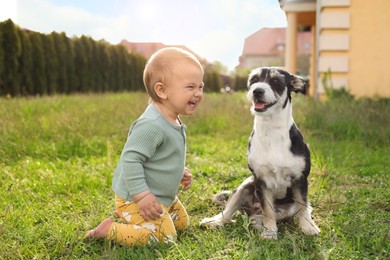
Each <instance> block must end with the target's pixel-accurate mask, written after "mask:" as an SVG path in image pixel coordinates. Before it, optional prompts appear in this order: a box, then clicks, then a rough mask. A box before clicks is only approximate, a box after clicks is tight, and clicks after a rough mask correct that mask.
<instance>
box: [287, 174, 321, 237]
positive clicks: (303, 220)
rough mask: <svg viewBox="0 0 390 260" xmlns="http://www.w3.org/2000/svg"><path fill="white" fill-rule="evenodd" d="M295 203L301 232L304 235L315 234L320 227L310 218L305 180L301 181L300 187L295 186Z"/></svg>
mask: <svg viewBox="0 0 390 260" xmlns="http://www.w3.org/2000/svg"><path fill="white" fill-rule="evenodd" d="M293 192H294V198H295V203H296V205H297V208H298V220H299V226H300V228H301V230H302V232H303V233H304V234H306V235H317V234H318V233H320V229H319V228H318V226H317V225H316V224H315V223H314V221H313V219H312V218H311V211H312V209H311V207H310V205H309V203H308V202H307V180H306V178H305V179H304V180H303V181H302V182H301V184H300V187H299V186H298V187H295V188H294V190H293Z"/></svg>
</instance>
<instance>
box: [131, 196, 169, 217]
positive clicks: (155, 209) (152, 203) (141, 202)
mask: <svg viewBox="0 0 390 260" xmlns="http://www.w3.org/2000/svg"><path fill="white" fill-rule="evenodd" d="M133 197H134V199H135V200H136V202H137V205H138V209H139V214H140V215H141V216H142V218H143V219H144V220H145V221H147V220H149V219H152V220H156V219H158V218H160V217H161V215H162V214H163V213H164V209H163V208H162V207H161V205H160V203H159V202H158V200H157V198H156V196H154V194H153V193H151V192H150V191H147V192H142V193H139V194H137V195H135V196H133Z"/></svg>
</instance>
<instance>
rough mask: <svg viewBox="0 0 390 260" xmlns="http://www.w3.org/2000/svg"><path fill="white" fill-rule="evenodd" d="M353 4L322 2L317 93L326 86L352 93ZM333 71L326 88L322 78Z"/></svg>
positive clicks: (331, 0)
mask: <svg viewBox="0 0 390 260" xmlns="http://www.w3.org/2000/svg"><path fill="white" fill-rule="evenodd" d="M349 8H350V1H349V0H339V1H334V0H322V1H321V7H320V9H321V12H320V14H319V16H320V17H319V19H318V20H319V26H320V27H319V29H320V32H319V39H318V53H319V60H318V77H319V78H318V81H317V84H318V94H319V95H323V94H324V93H325V87H333V88H336V89H338V88H346V89H348V90H349V91H351V88H352V85H351V84H350V80H349V72H350V59H349V57H350V31H351V23H350V11H349ZM328 72H331V78H330V81H327V83H328V84H326V85H324V84H323V81H322V79H323V78H324V77H325V75H326V74H327V73H328Z"/></svg>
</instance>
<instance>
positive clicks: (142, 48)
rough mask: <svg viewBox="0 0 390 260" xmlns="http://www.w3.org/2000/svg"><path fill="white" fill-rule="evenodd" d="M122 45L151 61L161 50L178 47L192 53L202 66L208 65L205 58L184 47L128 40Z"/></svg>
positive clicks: (123, 41)
mask: <svg viewBox="0 0 390 260" xmlns="http://www.w3.org/2000/svg"><path fill="white" fill-rule="evenodd" d="M120 45H123V46H124V47H125V48H126V49H127V50H128V51H131V52H137V53H139V54H141V55H142V56H144V57H145V58H146V59H149V58H150V56H152V54H153V53H155V52H156V51H158V50H159V49H161V48H165V47H178V48H181V49H184V50H186V51H189V52H191V53H192V54H194V55H195V57H196V58H197V59H198V60H199V61H200V63H202V64H206V59H205V58H204V57H201V56H200V55H198V54H197V53H195V52H194V51H192V50H190V49H189V48H187V47H186V46H184V45H165V44H163V43H161V42H129V41H127V40H122V41H121V42H120Z"/></svg>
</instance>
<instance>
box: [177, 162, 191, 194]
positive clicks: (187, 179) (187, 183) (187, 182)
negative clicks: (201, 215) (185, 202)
mask: <svg viewBox="0 0 390 260" xmlns="http://www.w3.org/2000/svg"><path fill="white" fill-rule="evenodd" d="M180 183H181V185H183V189H185V190H188V189H189V188H190V187H191V184H192V174H191V172H190V170H189V169H188V168H187V167H185V168H184V173H183V178H182V179H181V181H180Z"/></svg>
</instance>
